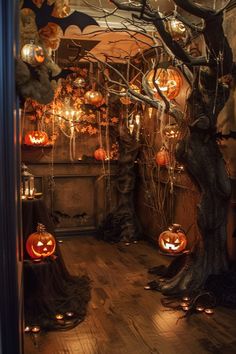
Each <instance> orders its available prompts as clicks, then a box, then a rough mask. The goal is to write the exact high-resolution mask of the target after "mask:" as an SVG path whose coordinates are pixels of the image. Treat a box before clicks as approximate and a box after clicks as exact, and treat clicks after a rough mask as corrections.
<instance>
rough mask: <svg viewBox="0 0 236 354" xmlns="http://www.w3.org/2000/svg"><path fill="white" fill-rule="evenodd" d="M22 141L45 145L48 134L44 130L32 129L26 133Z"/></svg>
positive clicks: (31, 144)
mask: <svg viewBox="0 0 236 354" xmlns="http://www.w3.org/2000/svg"><path fill="white" fill-rule="evenodd" d="M24 143H25V145H28V146H45V145H47V143H48V135H47V133H46V132H44V131H40V130H32V131H29V132H27V133H26V135H25V139H24Z"/></svg>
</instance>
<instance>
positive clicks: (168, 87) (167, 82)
mask: <svg viewBox="0 0 236 354" xmlns="http://www.w3.org/2000/svg"><path fill="white" fill-rule="evenodd" d="M153 76H154V70H151V71H150V73H149V74H148V75H147V81H148V84H149V86H150V87H151V89H152V90H153V92H154V93H155V97H156V98H158V99H160V98H161V97H160V95H159V93H158V91H157V88H156V87H155V85H154V83H153ZM182 82H183V81H182V77H181V75H180V73H179V72H178V71H177V70H176V69H174V68H170V67H169V68H168V69H164V68H159V69H157V71H156V76H155V84H156V85H157V86H158V88H159V90H160V91H161V93H162V94H163V95H164V96H165V97H167V98H168V99H169V100H173V99H174V98H176V97H177V96H178V94H179V92H180V89H181V86H182Z"/></svg>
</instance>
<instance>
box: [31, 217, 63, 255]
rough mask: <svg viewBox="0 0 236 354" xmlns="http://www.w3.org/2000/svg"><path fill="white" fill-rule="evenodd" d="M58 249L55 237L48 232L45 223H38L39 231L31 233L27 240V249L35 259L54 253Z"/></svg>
mask: <svg viewBox="0 0 236 354" xmlns="http://www.w3.org/2000/svg"><path fill="white" fill-rule="evenodd" d="M55 249H56V241H55V238H54V237H53V236H52V235H51V234H50V233H49V232H46V230H45V226H44V225H43V224H38V226H37V232H34V233H33V234H31V235H30V236H29V237H28V239H27V241H26V250H27V252H28V254H29V256H30V257H31V258H33V259H37V258H45V257H49V256H51V255H53V253H54V252H55Z"/></svg>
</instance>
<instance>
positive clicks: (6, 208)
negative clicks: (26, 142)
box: [0, 0, 23, 354]
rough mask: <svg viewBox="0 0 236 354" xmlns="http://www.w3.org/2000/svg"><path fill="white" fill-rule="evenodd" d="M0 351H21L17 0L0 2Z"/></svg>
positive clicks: (8, 353)
mask: <svg viewBox="0 0 236 354" xmlns="http://www.w3.org/2000/svg"><path fill="white" fill-rule="evenodd" d="M0 13H1V16H0V38H1V40H0V171H1V175H0V200H1V206H0V250H1V257H0V269H1V272H0V289H1V290H0V291H1V296H0V353H2V354H13V353H14V354H22V353H23V305H22V304H23V282H22V265H23V258H22V235H21V202H20V196H19V194H20V193H19V191H20V119H19V107H18V100H17V96H16V93H15V58H16V55H17V52H18V32H19V31H18V23H19V19H18V18H19V2H18V1H14V0H7V1H6V0H0Z"/></svg>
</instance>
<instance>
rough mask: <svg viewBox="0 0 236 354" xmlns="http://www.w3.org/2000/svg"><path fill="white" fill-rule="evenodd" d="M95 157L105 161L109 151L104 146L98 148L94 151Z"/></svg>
mask: <svg viewBox="0 0 236 354" xmlns="http://www.w3.org/2000/svg"><path fill="white" fill-rule="evenodd" d="M94 157H95V159H96V160H100V161H104V160H106V157H107V153H106V151H105V150H104V149H103V148H98V149H97V150H95V151H94Z"/></svg>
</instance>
